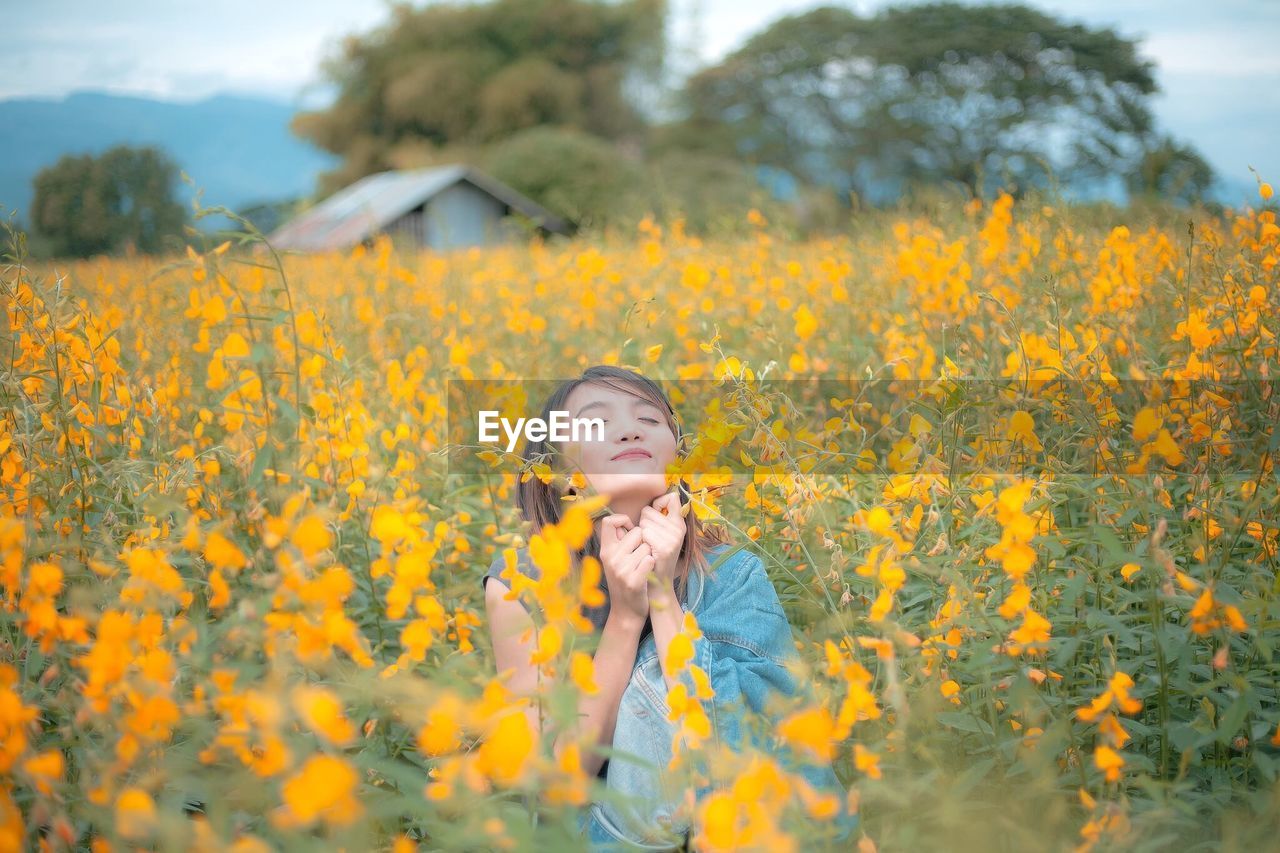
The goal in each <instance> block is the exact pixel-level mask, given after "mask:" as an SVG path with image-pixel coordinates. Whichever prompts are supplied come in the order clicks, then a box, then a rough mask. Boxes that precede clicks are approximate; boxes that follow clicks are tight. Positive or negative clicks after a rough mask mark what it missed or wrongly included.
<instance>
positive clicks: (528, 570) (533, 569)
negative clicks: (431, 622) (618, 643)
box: [480, 547, 653, 639]
mask: <svg viewBox="0 0 1280 853" xmlns="http://www.w3.org/2000/svg"><path fill="white" fill-rule="evenodd" d="M516 562H517V566H518V568H519V569H520V573H521V574H522V575H528V576H529V577H531V578H533V579H534V580H538V579H539V578H540V577H542V572H541V570H540V569H539V568H538V567H537V566H535V565H534V564H533V559H532V558H531V557H530V556H529V549H528V548H527V547H524V548H517V549H516ZM506 567H507V562H506V560H505V559H504V558H503V556H502V552H501V551H499V552H498V556H497V557H495V558H494V560H493V562H492V563H491V564H490V565H489V570H488V571H487V572H485V573H484V577H482V578H481V579H480V585H481V587H482V588H483V587H485V586H488V583H489V578H497V579H498V580H499V581H502V583H504V584H505V583H506V580H505V579H503V577H502V572H503V571H504V570H505V569H506ZM599 590H600V591H601V592H602V593H604V603H603V604H601V605H598V606H596V607H583V608H582V615H583V616H585V617H586V618H587V619H589V620H590V621H591V624H592V625H593V626H595V630H596V633H597V634H599V633H600V632H602V631H603V630H604V623H605V621H606V620H608V618H609V585H608V583H607V582H606V581H605V579H604V577H603V575H602V576H601V578H600V586H599ZM517 600H518V601H519V602H520V604H521V605H522V606H523V607H524V609H525V610H526V611H528V610H529V605H528V603H527V602H525V601H524V598H523V596H522V597H521V598H519V599H517ZM652 628H653V626H652V624H651V622H650V621H649V620H648V619H645V623H644V630H642V631H641V632H640V637H641V639H643V638H644V636H645V635H646V634H648V633H649V632H650V631H651V630H652Z"/></svg>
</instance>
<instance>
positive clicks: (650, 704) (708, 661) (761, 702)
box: [583, 545, 858, 850]
mask: <svg viewBox="0 0 1280 853" xmlns="http://www.w3.org/2000/svg"><path fill="white" fill-rule="evenodd" d="M730 550H731V549H730V546H728V545H717V546H715V547H714V548H712V549H711V550H710V552H709V554H708V562H710V563H711V564H712V566H713V571H712V572H711V574H710V575H709V576H707V577H706V578H705V581H704V579H703V575H702V574H701V573H700V572H692V573H691V574H690V576H689V584H688V590H687V595H686V602H685V603H684V604H683V605H682V608H683V609H684V610H685V611H686V612H692V613H693V614H694V616H695V617H696V618H697V620H698V627H699V629H700V630H701V632H702V637H701V638H700V639H698V640H695V641H694V658H693V664H694V665H696V666H698V667H700V668H701V669H702V670H703V671H704V672H706V673H707V675H708V676H709V679H710V682H711V687H712V689H713V690H714V691H715V696H714V697H713V698H711V699H708V700H704V707H706V710H707V716H708V717H709V718H710V720H711V727H712V734H711V738H710V739H709V740H710V743H709V744H708V745H714V744H715V743H720V744H723V745H725V746H728V747H731V748H734V749H740V748H741V747H742V745H743V742H744V735H745V739H746V742H747V743H749V744H751V745H752V746H755V747H756V748H758V749H761V750H763V751H766V752H767V753H768V754H772V755H773V756H774V757H775V758H778V759H780V763H781V764H782V766H783V767H784V768H785V769H786V770H789V771H791V772H797V773H799V774H800V775H801V776H803V777H804V778H805V780H806V781H808V782H809V783H810V784H811V785H813V786H814V788H815V789H816V791H817V792H818V793H820V794H821V793H835V794H836V795H837V798H838V800H839V803H840V812H839V814H838V815H837V816H836V818H834V819H833V821H834V822H835V824H836V828H837V833H838V835H839V837H840V839H841V840H845V839H848V838H849V837H850V834H851V833H852V831H853V829H854V828H855V827H856V826H857V823H858V817H857V815H856V814H849V813H848V812H847V798H846V796H845V794H846V791H845V789H844V787H843V786H842V785H841V784H840V782H839V780H838V779H837V777H836V775H835V772H834V771H833V770H832V768H831V766H830V764H812V763H809V762H808V761H806V760H795V761H791V760H789V759H787V758H786V757H785V756H784V755H783V752H786V751H787V750H784V749H783V748H782V747H780V746H779V745H778V744H776V743H770V742H769V739H767V740H766V741H765V742H763V743H762V742H761V738H759V737H757V732H756V731H755V729H754V728H750V729H749V730H746V731H744V729H748V727H747V726H745V725H744V722H745V721H744V720H743V716H744V712H745V709H746V708H749V709H750V710H751V711H754V712H756V713H763V712H764V711H765V710H766V709H767V705H766V701H767V699H768V697H769V696H770V694H771V693H772V692H774V691H777V692H780V693H781V694H783V695H786V696H794V695H796V691H797V690H798V689H799V687H798V685H797V684H796V683H795V678H794V677H793V676H792V675H791V673H790V672H789V671H788V670H787V668H786V661H788V660H790V659H792V658H794V657H795V656H796V655H797V652H796V648H795V645H794V640H793V637H792V633H791V626H790V624H789V623H788V621H787V617H786V613H785V612H784V611H783V609H782V603H781V602H780V601H779V600H778V594H777V592H776V591H775V590H774V588H773V583H772V581H770V579H769V576H768V574H767V573H766V572H765V569H764V565H763V563H761V561H760V558H759V557H757V556H755V555H754V554H752V553H751V552H749V551H746V550H739V551H736V552H733V553H729V551H730ZM726 553H728V556H727V557H725V558H724V559H722V560H721V562H720V564H719V565H718V566H716V565H715V563H716V560H717V559H719V558H721V557H722V555H724V554H726ZM681 680H683V681H684V682H685V683H686V684H687V685H688V686H689V688H690V694H692V681H691V679H690V677H689V675H688V673H683V674H682V675H681ZM806 695H807V694H806ZM669 715H670V707H669V705H668V704H667V683H666V680H665V679H664V678H663V675H662V665H661V663H660V662H659V660H658V650H657V641H656V639H655V638H654V636H653V635H652V634H650V635H649V636H647V637H645V638H644V640H643V641H642V642H641V643H640V646H639V650H638V652H637V654H636V661H635V664H634V666H633V669H632V673H631V679H630V681H629V683H628V684H627V686H626V688H625V689H624V691H623V694H622V698H621V701H620V703H619V706H618V715H617V723H616V725H615V728H614V733H613V743H612V747H613V750H614V754H613V755H612V757H611V758H610V760H609V766H608V773H607V781H606V785H607V788H608V791H609V796H607V797H602V798H600V800H599V801H597V802H595V803H592V804H591V806H590V809H589V811H588V812H587V813H586V814H585V815H584V818H583V820H584V829H585V831H586V834H587V837H588V839H589V841H590V842H591V845H592V849H632V850H634V849H648V850H669V849H672V848H673V847H679V846H680V845H681V844H682V843H683V840H684V835H685V833H686V832H687V831H688V829H689V827H688V824H687V823H683V824H676V823H674V822H673V821H674V819H673V818H672V814H673V812H674V811H675V809H676V807H677V805H678V803H679V800H680V799H681V792H679V791H678V790H676V789H675V785H674V783H673V782H671V781H670V780H668V778H667V777H668V771H667V765H668V763H669V762H670V761H671V757H672V740H673V737H674V736H675V734H676V732H677V731H678V727H679V724H678V723H676V722H672V721H670V720H669V719H668V717H669ZM637 759H639V760H637ZM712 790H713V789H712V788H710V787H707V788H703V789H701V790H697V791H695V798H696V800H697V801H698V802H701V801H702V799H703V798H704V797H705V796H706V795H707V794H709V793H711V792H712ZM849 843H851V842H849Z"/></svg>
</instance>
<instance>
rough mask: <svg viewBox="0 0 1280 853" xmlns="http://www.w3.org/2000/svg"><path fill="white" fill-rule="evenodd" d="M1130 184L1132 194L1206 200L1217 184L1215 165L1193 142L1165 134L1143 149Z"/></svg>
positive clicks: (1130, 178)
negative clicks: (1200, 152) (1192, 144)
mask: <svg viewBox="0 0 1280 853" xmlns="http://www.w3.org/2000/svg"><path fill="white" fill-rule="evenodd" d="M1126 184H1127V185H1128V189H1129V195H1130V197H1131V198H1143V197H1145V198H1158V199H1165V200H1171V201H1177V202H1182V203H1184V204H1185V203H1192V202H1197V201H1203V200H1204V198H1205V195H1206V194H1207V193H1208V192H1209V189H1210V187H1212V186H1213V169H1212V168H1211V167H1210V166H1209V164H1208V163H1207V162H1205V159H1204V158H1203V157H1201V156H1200V154H1199V152H1197V151H1196V150H1195V149H1194V148H1192V147H1191V146H1190V145H1187V144H1185V143H1182V142H1178V141H1177V140H1175V139H1172V138H1171V137H1168V136H1164V137H1160V138H1159V139H1157V140H1155V141H1154V143H1153V144H1152V145H1151V146H1150V147H1149V148H1148V149H1147V150H1146V151H1144V152H1143V155H1142V159H1141V160H1140V161H1139V162H1138V166H1137V168H1136V169H1134V170H1133V171H1131V172H1129V173H1128V175H1127V176H1126Z"/></svg>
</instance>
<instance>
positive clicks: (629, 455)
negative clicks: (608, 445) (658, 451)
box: [609, 448, 653, 462]
mask: <svg viewBox="0 0 1280 853" xmlns="http://www.w3.org/2000/svg"><path fill="white" fill-rule="evenodd" d="M652 458H653V454H652V453H650V452H649V451H647V450H640V449H638V448H637V449H636V450H624V451H622V452H621V453H619V454H618V455H617V456H615V457H613V459H611V460H609V461H610V462H617V461H619V460H626V459H652Z"/></svg>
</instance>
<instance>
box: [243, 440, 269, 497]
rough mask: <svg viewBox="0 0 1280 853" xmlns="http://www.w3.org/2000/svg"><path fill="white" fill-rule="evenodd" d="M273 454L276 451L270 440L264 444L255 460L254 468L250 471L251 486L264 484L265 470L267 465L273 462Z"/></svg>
mask: <svg viewBox="0 0 1280 853" xmlns="http://www.w3.org/2000/svg"><path fill="white" fill-rule="evenodd" d="M273 455H274V452H273V449H272V446H271V443H270V442H267V443H266V444H265V445H263V447H262V449H261V450H259V451H258V455H257V457H256V458H255V459H254V460H253V469H252V470H250V471H249V485H250V486H254V487H257V486H260V485H262V478H263V472H264V471H266V469H267V467H268V466H269V465H270V464H271V458H272V456H273Z"/></svg>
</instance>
